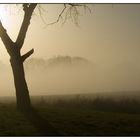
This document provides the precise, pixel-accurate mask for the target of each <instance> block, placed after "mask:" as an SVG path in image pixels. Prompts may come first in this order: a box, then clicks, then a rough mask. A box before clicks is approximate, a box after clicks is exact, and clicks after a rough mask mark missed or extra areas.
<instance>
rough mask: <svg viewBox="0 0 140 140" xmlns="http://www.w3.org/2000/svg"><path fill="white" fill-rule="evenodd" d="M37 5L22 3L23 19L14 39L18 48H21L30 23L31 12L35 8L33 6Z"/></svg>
mask: <svg viewBox="0 0 140 140" xmlns="http://www.w3.org/2000/svg"><path fill="white" fill-rule="evenodd" d="M36 6H37V4H36V3H33V4H23V10H24V19H23V22H22V25H21V28H20V31H19V34H18V37H17V40H16V44H17V46H18V47H19V49H21V48H22V46H23V43H24V40H25V36H26V32H27V30H28V27H29V25H30V20H31V16H32V13H33V11H34V9H35V7H36Z"/></svg>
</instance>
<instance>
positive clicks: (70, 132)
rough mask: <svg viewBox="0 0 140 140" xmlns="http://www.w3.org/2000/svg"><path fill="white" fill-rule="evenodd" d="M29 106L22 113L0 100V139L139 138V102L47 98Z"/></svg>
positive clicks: (38, 98)
mask: <svg viewBox="0 0 140 140" xmlns="http://www.w3.org/2000/svg"><path fill="white" fill-rule="evenodd" d="M89 97H90V98H89ZM91 97H92V98H91ZM32 104H33V108H34V109H33V111H31V110H29V111H28V112H26V113H25V112H22V111H18V110H17V109H16V104H15V100H14V98H10V97H9V98H8V97H5V98H1V100H0V136H140V100H139V98H133V99H132V98H127V97H125V98H124V97H120V98H112V97H110V96H107V97H105V96H94V97H93V96H91V95H88V96H84V94H83V95H79V94H77V95H65V96H63V95H57V96H55V95H53V96H51V95H50V96H36V97H32Z"/></svg>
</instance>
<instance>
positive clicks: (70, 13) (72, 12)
mask: <svg viewBox="0 0 140 140" xmlns="http://www.w3.org/2000/svg"><path fill="white" fill-rule="evenodd" d="M68 7H69V8H68ZM77 7H84V9H85V11H86V9H88V11H89V12H90V13H91V10H90V8H89V7H88V6H86V5H85V4H76V3H67V4H64V8H63V9H62V11H61V12H60V14H59V15H58V18H57V20H56V21H54V22H52V23H49V24H47V25H53V24H56V23H58V22H59V21H60V19H62V20H63V21H62V24H64V23H65V22H66V21H67V19H71V20H72V22H73V23H74V24H75V25H76V26H78V25H79V16H80V13H79V11H78V9H77ZM66 9H67V10H66ZM64 13H65V14H64Z"/></svg>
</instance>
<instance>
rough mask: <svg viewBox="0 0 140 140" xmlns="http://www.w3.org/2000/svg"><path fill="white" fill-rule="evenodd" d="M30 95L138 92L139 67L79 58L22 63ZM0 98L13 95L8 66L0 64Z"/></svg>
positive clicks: (11, 77) (12, 84) (31, 60)
mask: <svg viewBox="0 0 140 140" xmlns="http://www.w3.org/2000/svg"><path fill="white" fill-rule="evenodd" d="M25 74H26V80H27V83H28V86H29V90H30V95H59V94H60V95H62V94H88V93H97V92H102V93H103V92H120V91H139V90H140V87H139V83H140V76H139V75H140V67H139V66H138V65H136V64H134V63H120V64H114V65H112V64H104V65H103V64H96V63H94V62H93V61H90V60H87V59H86V58H82V57H70V56H58V57H54V58H51V59H48V60H44V59H41V58H33V59H29V60H27V61H26V62H25ZM0 80H1V82H0V96H15V88H14V81H13V75H12V70H11V68H10V65H4V64H2V63H0Z"/></svg>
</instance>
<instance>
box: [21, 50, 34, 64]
mask: <svg viewBox="0 0 140 140" xmlns="http://www.w3.org/2000/svg"><path fill="white" fill-rule="evenodd" d="M33 53H34V49H31V50H30V51H28V52H27V53H25V54H24V55H22V56H21V57H22V61H23V62H24V61H25V60H26V59H27V58H28V57H30V56H31V55H32V54H33Z"/></svg>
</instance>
